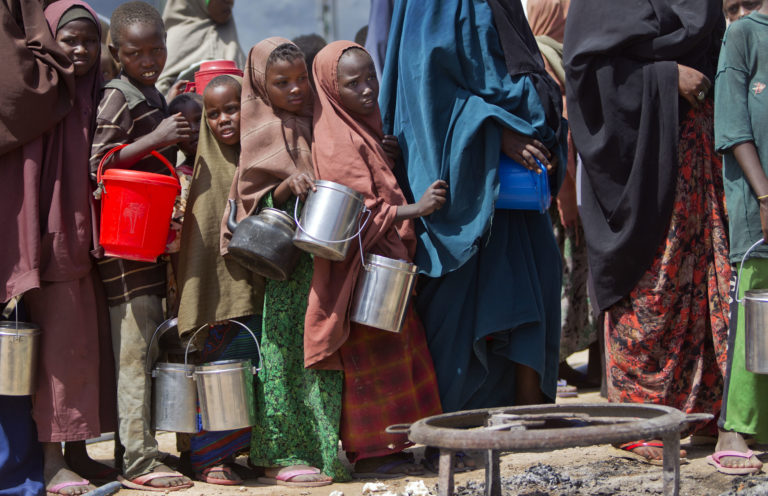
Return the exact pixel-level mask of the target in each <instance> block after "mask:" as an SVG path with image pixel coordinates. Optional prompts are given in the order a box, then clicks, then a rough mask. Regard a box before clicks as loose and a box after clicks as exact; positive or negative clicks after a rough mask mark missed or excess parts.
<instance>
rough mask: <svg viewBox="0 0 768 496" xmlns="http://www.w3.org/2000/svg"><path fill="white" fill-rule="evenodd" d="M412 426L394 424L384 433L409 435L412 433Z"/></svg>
mask: <svg viewBox="0 0 768 496" xmlns="http://www.w3.org/2000/svg"><path fill="white" fill-rule="evenodd" d="M411 425H412V424H393V425H389V426H387V428H386V429H384V432H386V433H387V434H405V435H408V434H409V433H410V432H411Z"/></svg>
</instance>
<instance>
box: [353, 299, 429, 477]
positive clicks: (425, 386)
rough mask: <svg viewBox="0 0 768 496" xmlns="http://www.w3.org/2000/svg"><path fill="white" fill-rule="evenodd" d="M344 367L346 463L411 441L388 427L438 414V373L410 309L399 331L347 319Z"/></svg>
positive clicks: (380, 454) (415, 316) (417, 318)
mask: <svg viewBox="0 0 768 496" xmlns="http://www.w3.org/2000/svg"><path fill="white" fill-rule="evenodd" d="M340 352H341V360H342V363H343V365H344V392H343V395H342V410H341V444H342V446H343V448H344V450H345V451H346V453H347V458H348V459H349V461H351V462H355V461H356V460H361V459H363V458H371V457H378V456H384V455H389V454H392V453H397V452H399V451H402V450H403V449H405V448H407V447H408V446H410V445H411V443H410V442H409V441H408V438H407V437H406V436H404V435H402V434H401V435H394V434H387V433H386V432H384V429H386V428H387V426H390V425H393V424H401V423H412V422H415V421H417V420H419V419H421V418H424V417H429V416H431V415H438V414H440V413H442V408H441V406H440V395H439V393H438V389H437V377H436V376H435V368H434V365H433V364H432V357H431V355H430V354H429V348H428V347H427V339H426V336H425V334H424V327H423V326H422V324H421V320H419V317H418V316H417V315H416V312H415V311H414V310H413V305H411V307H409V309H408V313H407V314H406V317H405V322H404V323H403V329H402V331H401V332H400V333H399V334H397V333H392V332H387V331H382V330H380V329H374V328H372V327H368V326H364V325H360V324H355V323H354V322H353V323H352V328H351V330H350V333H349V338H348V339H347V341H346V342H345V343H344V345H343V346H342V347H341V349H340Z"/></svg>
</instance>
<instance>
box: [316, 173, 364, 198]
mask: <svg viewBox="0 0 768 496" xmlns="http://www.w3.org/2000/svg"><path fill="white" fill-rule="evenodd" d="M315 186H317V187H318V188H327V189H332V190H335V191H338V192H340V193H344V194H345V195H348V196H351V197H352V198H354V199H355V200H357V201H359V202H360V203H363V198H364V197H363V195H362V193H358V192H357V191H355V190H354V189H352V188H350V187H347V186H344V185H343V184H339V183H334V182H333V181H323V180H322V179H316V180H315Z"/></svg>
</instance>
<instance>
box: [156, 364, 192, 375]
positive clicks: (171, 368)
mask: <svg viewBox="0 0 768 496" xmlns="http://www.w3.org/2000/svg"><path fill="white" fill-rule="evenodd" d="M154 369H155V370H164V371H168V372H186V373H188V374H191V373H192V372H194V371H195V366H194V365H192V364H191V363H190V364H187V365H186V366H184V364H183V363H168V362H156V363H155V367H154Z"/></svg>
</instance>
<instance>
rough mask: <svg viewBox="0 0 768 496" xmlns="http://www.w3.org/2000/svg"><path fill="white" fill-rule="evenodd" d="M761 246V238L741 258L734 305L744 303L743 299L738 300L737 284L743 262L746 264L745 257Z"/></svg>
mask: <svg viewBox="0 0 768 496" xmlns="http://www.w3.org/2000/svg"><path fill="white" fill-rule="evenodd" d="M761 244H763V238H760V239H758V240H757V241H756V242H755V244H753V245H752V246H750V247H749V250H747V252H746V253H745V254H744V256H743V257H742V258H741V263H740V264H739V275H738V277H736V293H735V299H736V303H742V302H743V301H744V299H743V298H742V299H739V283H740V282H741V269H743V268H744V262H746V261H747V257H748V256H749V254H750V253H751V252H752V250H754V249H755V248H757V247H758V246H760V245H761Z"/></svg>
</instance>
